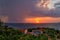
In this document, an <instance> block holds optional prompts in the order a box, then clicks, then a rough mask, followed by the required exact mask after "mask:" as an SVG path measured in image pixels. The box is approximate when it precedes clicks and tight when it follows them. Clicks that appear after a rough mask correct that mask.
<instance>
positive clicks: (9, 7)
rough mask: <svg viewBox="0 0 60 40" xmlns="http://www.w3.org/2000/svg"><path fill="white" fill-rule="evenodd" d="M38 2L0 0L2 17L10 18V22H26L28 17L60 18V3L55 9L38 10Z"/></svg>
mask: <svg viewBox="0 0 60 40" xmlns="http://www.w3.org/2000/svg"><path fill="white" fill-rule="evenodd" d="M37 1H38V0H0V15H2V16H7V17H9V22H24V18H26V17H60V7H56V6H58V5H60V3H56V4H55V9H51V10H48V8H43V7H40V8H39V9H37V8H36V6H35V4H36V2H37Z"/></svg>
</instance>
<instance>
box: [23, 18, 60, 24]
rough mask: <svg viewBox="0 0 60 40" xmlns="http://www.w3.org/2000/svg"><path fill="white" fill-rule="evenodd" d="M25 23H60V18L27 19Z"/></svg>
mask: <svg viewBox="0 0 60 40" xmlns="http://www.w3.org/2000/svg"><path fill="white" fill-rule="evenodd" d="M24 21H25V23H54V22H60V18H53V17H34V18H25V19H24Z"/></svg>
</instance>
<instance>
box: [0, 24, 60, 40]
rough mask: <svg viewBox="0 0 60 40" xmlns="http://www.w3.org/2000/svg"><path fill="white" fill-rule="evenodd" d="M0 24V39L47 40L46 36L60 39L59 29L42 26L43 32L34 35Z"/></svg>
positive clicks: (54, 39) (53, 39)
mask: <svg viewBox="0 0 60 40" xmlns="http://www.w3.org/2000/svg"><path fill="white" fill-rule="evenodd" d="M1 25H2V24H1V23H0V40H48V38H50V39H52V40H56V38H59V39H60V31H59V30H54V29H51V28H44V31H43V32H44V33H43V34H40V35H38V36H34V35H31V34H30V35H27V34H24V33H22V32H20V31H19V30H15V29H13V28H9V27H8V26H1ZM29 31H30V32H31V31H32V29H29Z"/></svg>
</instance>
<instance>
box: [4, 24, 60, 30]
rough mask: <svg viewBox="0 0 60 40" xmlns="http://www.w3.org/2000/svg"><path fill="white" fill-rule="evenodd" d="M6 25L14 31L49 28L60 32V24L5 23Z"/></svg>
mask: <svg viewBox="0 0 60 40" xmlns="http://www.w3.org/2000/svg"><path fill="white" fill-rule="evenodd" d="M5 25H7V26H8V27H12V28H14V29H28V28H40V27H45V28H46V27H48V28H54V29H56V30H60V23H5Z"/></svg>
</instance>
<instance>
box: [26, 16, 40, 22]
mask: <svg viewBox="0 0 60 40" xmlns="http://www.w3.org/2000/svg"><path fill="white" fill-rule="evenodd" d="M25 22H28V23H40V18H37V17H36V18H25Z"/></svg>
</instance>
